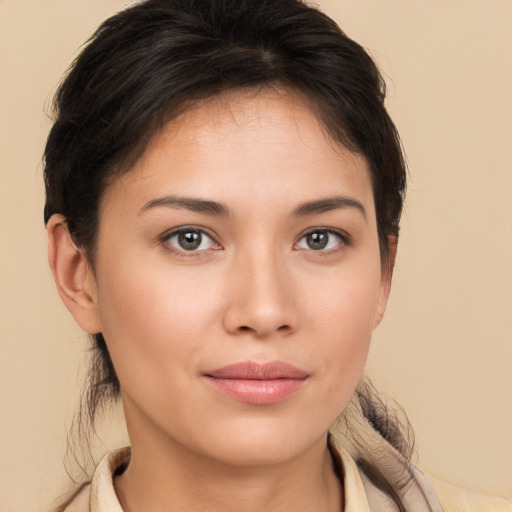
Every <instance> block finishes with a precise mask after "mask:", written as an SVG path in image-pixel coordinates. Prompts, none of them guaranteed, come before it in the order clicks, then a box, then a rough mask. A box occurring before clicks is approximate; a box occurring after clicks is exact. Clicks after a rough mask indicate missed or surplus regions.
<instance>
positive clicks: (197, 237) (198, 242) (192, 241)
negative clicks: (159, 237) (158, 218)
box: [163, 228, 221, 253]
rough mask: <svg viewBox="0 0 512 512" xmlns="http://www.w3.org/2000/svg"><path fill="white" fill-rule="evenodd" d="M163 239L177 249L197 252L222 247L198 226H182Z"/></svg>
mask: <svg viewBox="0 0 512 512" xmlns="http://www.w3.org/2000/svg"><path fill="white" fill-rule="evenodd" d="M163 241H164V242H165V243H167V244H168V245H170V246H171V248H172V249H173V250H175V251H179V252H188V253H197V252H201V251H206V250H208V249H220V248H221V247H220V246H219V245H218V244H217V243H216V242H215V241H214V240H213V239H212V237H211V236H209V235H208V234H206V233H205V232H204V231H203V230H201V229H197V228H180V229H176V230H174V231H172V232H171V233H169V234H168V235H167V236H166V237H165V238H164V239H163Z"/></svg>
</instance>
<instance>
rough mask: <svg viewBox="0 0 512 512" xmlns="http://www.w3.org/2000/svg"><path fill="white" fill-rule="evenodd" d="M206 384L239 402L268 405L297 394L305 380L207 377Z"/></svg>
mask: <svg viewBox="0 0 512 512" xmlns="http://www.w3.org/2000/svg"><path fill="white" fill-rule="evenodd" d="M207 379H208V382H209V383H210V384H211V385H212V386H213V387H214V388H216V389H217V390H218V391H221V392H222V393H224V394H226V395H229V396H232V397H234V398H236V399H237V400H240V401H241V402H246V403H249V404H255V405H268V404H275V403H278V402H282V401H283V400H285V399H286V398H288V397H289V396H290V395H293V394H294V393H295V392H297V391H298V390H299V389H300V388H301V387H302V386H303V385H304V384H305V382H306V379H271V380H256V379H223V378H215V377H207Z"/></svg>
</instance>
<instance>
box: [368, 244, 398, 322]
mask: <svg viewBox="0 0 512 512" xmlns="http://www.w3.org/2000/svg"><path fill="white" fill-rule="evenodd" d="M397 249H398V236H391V235H390V236H388V255H387V259H386V261H385V262H384V263H383V264H382V271H381V283H380V291H379V300H378V303H377V309H376V311H375V319H374V325H373V328H374V329H375V328H376V327H377V326H378V325H379V324H380V322H381V321H382V318H383V317H384V313H385V311H386V305H387V303H388V298H389V292H390V291H391V281H392V278H393V270H394V268H395V260H396V252H397Z"/></svg>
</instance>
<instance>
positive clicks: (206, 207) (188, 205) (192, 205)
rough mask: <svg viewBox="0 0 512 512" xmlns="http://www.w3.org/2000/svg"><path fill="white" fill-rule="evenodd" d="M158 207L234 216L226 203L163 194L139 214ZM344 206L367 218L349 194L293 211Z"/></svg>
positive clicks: (322, 210)
mask: <svg viewBox="0 0 512 512" xmlns="http://www.w3.org/2000/svg"><path fill="white" fill-rule="evenodd" d="M157 207H167V208H184V209H186V210H190V211H193V212H197V213H203V214H206V215H215V216H219V217H232V216H233V212H232V211H231V210H230V209H229V208H228V206H226V205H225V204H224V203H219V202H217V201H209V200H206V199H199V198H195V197H179V196H163V197H158V198H156V199H152V200H151V201H148V202H147V203H146V204H145V205H144V206H143V207H142V208H141V209H140V210H139V215H140V214H142V213H144V212H146V211H147V210H151V209H152V208H157ZM342 208H355V209H356V210H358V211H359V212H360V213H361V214H362V216H363V217H364V219H365V220H366V210H365V208H364V206H363V205H362V203H361V202H360V201H358V200H357V199H353V198H351V197H347V196H333V197H326V198H322V199H316V200H313V201H307V202H305V203H302V204H300V205H299V206H298V207H297V208H296V209H295V210H294V212H293V214H294V216H296V217H307V216H310V215H319V214H321V213H326V212H329V211H332V210H338V209H342Z"/></svg>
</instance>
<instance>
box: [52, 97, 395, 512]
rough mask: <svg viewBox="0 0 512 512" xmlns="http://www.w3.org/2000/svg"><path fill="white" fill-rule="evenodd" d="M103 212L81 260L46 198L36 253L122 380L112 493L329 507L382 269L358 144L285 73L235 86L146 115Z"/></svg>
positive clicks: (209, 504)
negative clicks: (125, 458) (121, 461)
mask: <svg viewBox="0 0 512 512" xmlns="http://www.w3.org/2000/svg"><path fill="white" fill-rule="evenodd" d="M100 219H101V220H100V227H99V234H98V246H97V252H96V261H95V265H94V272H92V271H91V270H90V268H89V266H88V265H87V262H86V260H85V258H84V257H83V256H82V255H81V253H80V252H79V251H77V250H76V249H75V248H74V246H73V245H72V243H71V242H70V239H69V235H68V234H67V230H66V225H65V220H64V219H63V218H62V217H61V216H58V215H56V216H54V217H53V218H52V219H51V222H50V224H49V234H50V263H51V266H52V269H53V272H54V275H55V278H56V280H57V283H58V286H59V291H60V293H61V296H62V297H63V299H64V301H65V302H66V304H67V305H68V307H69V309H70V310H71V312H72V313H73V315H74V317H75V319H76V320H77V321H78V323H79V324H80V325H81V326H82V328H84V329H85V330H86V331H88V332H102V333H103V334H104V336H105V339H106V341H107V344H108V347H109V350H110V353H111V356H112V359H113V362H114V366H115V368H116V371H117V374H118V376H119V379H120V381H121V385H122V397H123V405H124V410H125V415H126V421H127V426H128V431H129V435H130V440H131V443H132V459H131V463H130V465H129V467H128V469H127V470H126V471H125V473H124V474H123V475H122V476H119V477H117V478H116V480H115V485H116V492H117V493H118V496H119V499H120V501H121V504H122V505H123V508H124V509H125V510H126V512H141V511H145V512H151V511H157V510H158V511H161V510H180V511H181V512H188V511H197V510H208V511H223V512H226V511H236V512H241V511H242V512H243V511H261V510H265V511H290V510H294V511H311V510H318V511H338V512H339V510H342V502H343V498H342V489H341V486H340V485H339V483H338V481H337V478H336V476H335V475H334V472H333V469H332V463H331V460H330V455H329V453H328V450H327V448H326V433H327V431H328V428H329V426H330V425H331V423H332V422H333V421H334V420H335V419H336V417H337V416H338V415H339V413H340V412H341V411H342V409H343V408H344V407H345V405H346V404H347V403H348V401H349V400H350V397H351V395H352V394H353V391H354V389H355V387H356V385H357V382H358V380H359V379H360V377H361V374H362V372H363V368H364V364H365V360H366V356H367V353H368V349H369V344H370V337H371V332H372V330H373V329H374V328H375V326H376V325H377V324H378V323H379V322H380V319H381V318H382V315H383V313H384V309H385V304H386V300H387V296H388V293H389V286H390V278H391V269H390V268H388V267H384V268H381V258H380V253H379V244H378V238H377V227H376V217H375V207H374V200H373V193H372V187H371V180H370V175H369V171H368V168H367V164H366V161H365V159H364V157H363V156H362V155H359V154H355V153H352V152H350V151H349V150H347V149H346V148H345V147H343V146H341V145H340V144H338V143H336V142H334V141H332V140H330V139H329V138H328V137H327V136H326V134H325V131H324V129H323V128H322V126H321V124H320V123H319V121H318V119H317V118H316V117H315V115H314V114H313V113H312V112H311V111H310V110H309V109H308V108H307V107H306V106H305V105H304V103H303V102H301V100H300V99H299V98H297V97H296V96H294V95H292V94H290V93H289V92H286V91H274V90H264V91H260V92H258V93H247V92H245V93H233V92H232V93H229V94H225V95H223V96H220V97H217V98H214V99H211V100H207V101H203V102H201V103H198V104H197V105H196V106H195V107H194V108H192V109H190V110H189V111H188V112H187V113H185V114H183V115H182V116H181V117H180V118H179V119H177V120H175V121H172V122H170V123H168V124H167V125H166V126H165V127H164V128H163V129H162V130H161V132H160V133H158V134H157V135H155V136H154V138H153V140H152V141H151V143H150V145H149V147H148V148H147V150H146V152H145V154H144V156H143V157H142V158H141V159H140V161H139V162H138V164H137V165H136V166H135V167H134V168H133V169H132V170H130V172H128V173H127V174H124V175H122V177H120V178H116V179H115V180H114V181H113V183H112V184H111V185H110V186H109V187H108V189H107V191H106V193H105V195H104V197H103V201H102V204H101V210H100ZM230 372H231V373H230ZM244 372H245V373H244ZM287 372H288V373H287ZM279 380H288V381H289V382H288V384H282V383H279V382H278V381H279Z"/></svg>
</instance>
